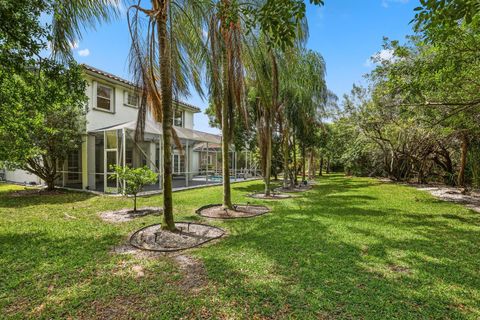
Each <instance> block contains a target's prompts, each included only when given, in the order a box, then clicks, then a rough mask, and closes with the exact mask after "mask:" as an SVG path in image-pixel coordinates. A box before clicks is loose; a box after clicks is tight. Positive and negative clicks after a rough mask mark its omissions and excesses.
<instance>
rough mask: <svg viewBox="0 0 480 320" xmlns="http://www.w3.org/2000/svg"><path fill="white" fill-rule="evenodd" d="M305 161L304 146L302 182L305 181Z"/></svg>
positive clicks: (303, 149) (303, 147) (303, 151)
mask: <svg viewBox="0 0 480 320" xmlns="http://www.w3.org/2000/svg"><path fill="white" fill-rule="evenodd" d="M306 164H307V161H306V159H305V146H302V181H305V178H306V175H305V169H306V168H305V167H306Z"/></svg>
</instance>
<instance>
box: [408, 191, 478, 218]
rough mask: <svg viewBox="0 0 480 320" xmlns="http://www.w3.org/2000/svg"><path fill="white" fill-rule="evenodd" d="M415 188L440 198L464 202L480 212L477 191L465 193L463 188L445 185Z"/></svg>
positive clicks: (468, 206)
mask: <svg viewBox="0 0 480 320" xmlns="http://www.w3.org/2000/svg"><path fill="white" fill-rule="evenodd" d="M417 189H418V190H423V191H427V192H429V193H430V194H431V195H433V196H434V197H436V198H438V199H440V200H444V201H450V202H455V203H460V204H464V205H465V206H466V207H467V208H469V209H472V210H473V211H476V212H480V193H478V192H468V193H466V192H465V191H464V190H463V189H460V188H453V187H445V186H417Z"/></svg>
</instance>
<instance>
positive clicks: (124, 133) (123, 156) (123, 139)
mask: <svg viewBox="0 0 480 320" xmlns="http://www.w3.org/2000/svg"><path fill="white" fill-rule="evenodd" d="M126 134H127V130H125V128H122V149H121V150H122V167H123V168H124V169H125V166H126V165H127V161H126V160H125V158H126V156H127V150H126V149H127V137H126ZM122 186H123V189H124V190H125V186H126V183H125V179H123V181H122Z"/></svg>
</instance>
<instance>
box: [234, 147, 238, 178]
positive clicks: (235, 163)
mask: <svg viewBox="0 0 480 320" xmlns="http://www.w3.org/2000/svg"><path fill="white" fill-rule="evenodd" d="M233 159H235V162H234V163H233V170H234V172H235V175H234V177H235V180H237V150H235V151H233Z"/></svg>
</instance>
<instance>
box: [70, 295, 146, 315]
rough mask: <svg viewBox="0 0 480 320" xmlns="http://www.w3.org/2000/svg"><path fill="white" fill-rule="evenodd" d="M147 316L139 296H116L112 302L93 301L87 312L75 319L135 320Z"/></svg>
mask: <svg viewBox="0 0 480 320" xmlns="http://www.w3.org/2000/svg"><path fill="white" fill-rule="evenodd" d="M147 314H148V311H147V309H146V308H145V306H144V299H143V298H142V297H140V296H133V295H132V296H116V297H115V298H114V299H113V300H110V301H102V300H95V301H93V302H92V303H91V304H90V306H89V310H88V311H87V310H85V311H84V312H81V313H80V314H78V315H76V316H75V317H74V318H75V319H102V320H107V319H112V320H114V319H115V320H116V319H136V318H142V317H146V316H147Z"/></svg>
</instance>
